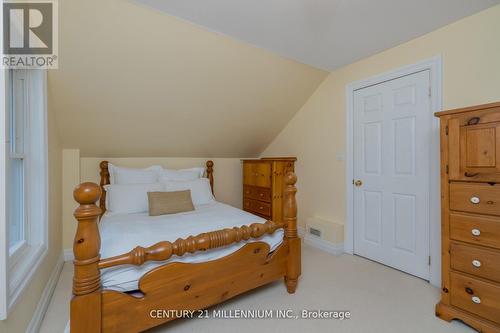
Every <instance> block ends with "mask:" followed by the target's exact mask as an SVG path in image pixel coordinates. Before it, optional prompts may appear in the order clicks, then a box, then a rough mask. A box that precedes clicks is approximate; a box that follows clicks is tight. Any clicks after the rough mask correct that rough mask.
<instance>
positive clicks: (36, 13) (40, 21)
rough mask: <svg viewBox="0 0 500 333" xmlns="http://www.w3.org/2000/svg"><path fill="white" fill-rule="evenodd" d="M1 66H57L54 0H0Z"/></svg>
mask: <svg viewBox="0 0 500 333" xmlns="http://www.w3.org/2000/svg"><path fill="white" fill-rule="evenodd" d="M2 18H3V44H2V45H3V50H2V63H1V67H3V68H37V69H38V68H57V28H58V27H57V0H45V1H41V0H40V1H35V0H27V1H4V2H3V17H2Z"/></svg>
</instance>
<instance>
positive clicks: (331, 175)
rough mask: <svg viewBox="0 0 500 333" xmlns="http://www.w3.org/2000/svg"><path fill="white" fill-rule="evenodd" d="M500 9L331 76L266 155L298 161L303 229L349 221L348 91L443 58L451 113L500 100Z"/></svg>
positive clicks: (393, 49)
mask: <svg viewBox="0 0 500 333" xmlns="http://www.w3.org/2000/svg"><path fill="white" fill-rule="evenodd" d="M499 33H500V5H498V6H495V7H492V8H490V9H488V10H486V11H483V12H481V13H478V14H476V15H473V16H470V17H467V18H465V19H462V20H460V21H458V22H455V23H453V24H451V25H448V26H446V27H444V28H441V29H439V30H436V31H434V32H432V33H429V34H427V35H425V36H422V37H420V38H417V39H415V40H412V41H410V42H408V43H405V44H402V45H400V46H397V47H395V48H392V49H389V50H387V51H385V52H382V53H379V54H377V55H375V56H372V57H370V58H367V59H364V60H361V61H359V62H356V63H354V64H351V65H348V66H345V67H343V68H340V69H339V70H337V71H334V72H332V73H331V74H330V75H329V76H328V78H327V79H326V80H325V81H324V82H323V83H322V84H321V85H320V87H319V88H318V89H317V90H316V91H315V93H314V94H313V95H312V96H311V97H310V98H309V100H308V101H307V103H306V104H305V105H304V106H303V107H302V109H301V110H300V111H299V112H298V113H297V114H296V115H295V116H294V117H293V119H292V120H291V121H290V122H289V123H288V125H287V126H286V127H285V129H284V130H283V131H282V132H281V133H280V134H279V135H278V136H277V137H276V138H275V140H274V141H273V142H272V143H271V144H270V145H269V147H268V148H267V149H266V150H265V151H264V152H263V153H262V155H263V156H271V155H285V156H288V155H293V156H297V157H298V161H297V164H296V166H297V167H296V168H297V176H298V190H299V192H298V195H297V198H298V204H299V223H300V224H301V225H304V224H305V221H306V218H308V217H311V216H315V215H316V216H322V217H324V218H325V219H327V220H332V221H339V222H340V223H343V222H344V221H345V192H346V189H345V161H337V160H336V154H338V153H339V154H342V155H344V154H345V145H346V140H345V136H346V131H345V128H346V116H345V113H346V100H345V99H346V98H345V89H346V86H347V85H348V84H349V83H351V82H354V81H358V80H362V79H364V78H368V77H371V76H374V75H377V74H380V73H383V72H386V71H390V70H393V69H395V68H398V67H401V66H404V65H408V64H413V63H417V62H419V61H421V60H424V59H428V58H431V57H434V56H436V55H442V58H443V68H444V69H443V94H444V95H443V96H444V97H443V105H444V108H445V109H449V108H456V107H461V106H467V105H475V104H481V103H488V102H494V101H499V100H500V89H499V87H500V61H499V59H500V43H499Z"/></svg>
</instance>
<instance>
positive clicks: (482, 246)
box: [436, 103, 500, 333]
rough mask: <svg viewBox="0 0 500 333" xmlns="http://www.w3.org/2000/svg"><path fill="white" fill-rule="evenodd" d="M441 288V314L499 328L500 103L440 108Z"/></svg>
mask: <svg viewBox="0 0 500 333" xmlns="http://www.w3.org/2000/svg"><path fill="white" fill-rule="evenodd" d="M437 116H438V117H440V120H441V192H442V194H441V197H442V202H441V209H442V212H441V218H442V221H441V226H442V229H441V233H442V291H441V301H440V303H439V304H438V305H437V306H436V315H437V316H439V317H441V318H442V319H445V320H448V321H450V320H452V319H460V320H462V321H463V322H465V323H466V324H469V325H470V326H472V327H474V328H475V329H477V330H478V331H480V332H497V333H498V332H500V103H493V104H487V105H480V106H477V107H469V108H464V109H457V110H451V111H444V112H438V113H437Z"/></svg>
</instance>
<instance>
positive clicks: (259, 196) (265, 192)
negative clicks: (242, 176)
mask: <svg viewBox="0 0 500 333" xmlns="http://www.w3.org/2000/svg"><path fill="white" fill-rule="evenodd" d="M243 195H244V196H245V197H246V198H249V199H254V200H262V201H267V202H271V189H269V188H265V187H256V186H248V185H245V186H244V188H243Z"/></svg>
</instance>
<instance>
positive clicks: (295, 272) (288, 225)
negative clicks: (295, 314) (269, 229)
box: [283, 171, 301, 294]
mask: <svg viewBox="0 0 500 333" xmlns="http://www.w3.org/2000/svg"><path fill="white" fill-rule="evenodd" d="M296 182H297V176H296V175H295V173H293V172H292V171H290V172H288V173H287V174H286V175H285V185H286V186H285V200H284V207H283V215H284V222H285V241H286V242H287V243H288V248H289V253H288V259H287V267H286V276H285V283H286V289H287V291H288V293H290V294H293V293H295V289H297V281H298V279H299V276H300V273H301V250H300V248H301V244H300V238H299V237H298V234H297V201H296V199H295V194H296V193H297V188H296V187H295V183H296Z"/></svg>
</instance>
